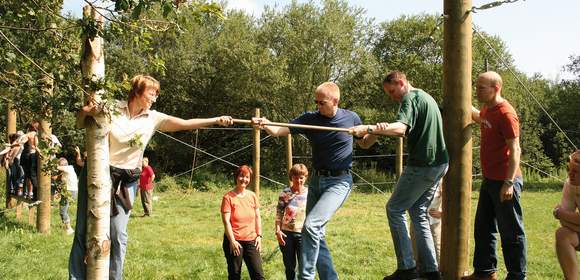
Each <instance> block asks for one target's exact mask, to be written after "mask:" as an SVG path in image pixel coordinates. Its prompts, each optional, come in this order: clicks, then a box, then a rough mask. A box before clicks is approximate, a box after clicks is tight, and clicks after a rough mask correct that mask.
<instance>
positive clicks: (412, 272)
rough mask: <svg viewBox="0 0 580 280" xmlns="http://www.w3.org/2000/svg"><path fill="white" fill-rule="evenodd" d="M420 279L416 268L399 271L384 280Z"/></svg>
mask: <svg viewBox="0 0 580 280" xmlns="http://www.w3.org/2000/svg"><path fill="white" fill-rule="evenodd" d="M415 279H419V273H417V269H416V268H411V269H397V270H395V272H393V274H391V275H387V276H385V277H384V278H383V280H415Z"/></svg>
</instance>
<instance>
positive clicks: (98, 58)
mask: <svg viewBox="0 0 580 280" xmlns="http://www.w3.org/2000/svg"><path fill="white" fill-rule="evenodd" d="M83 17H84V18H85V19H86V20H94V21H95V22H96V23H97V27H98V28H99V29H101V30H102V28H103V16H102V15H100V14H99V13H98V12H97V11H96V10H95V9H93V8H92V7H91V6H89V5H87V6H85V7H84V8H83ZM81 70H82V75H83V82H84V84H85V88H88V89H89V94H90V95H91V97H92V98H93V99H94V100H95V102H96V103H97V104H99V105H98V106H101V105H100V104H102V103H103V102H102V98H101V96H102V94H103V90H102V89H99V90H95V89H94V86H90V85H91V84H92V83H94V82H96V81H99V80H101V79H103V78H104V77H105V59H104V55H103V38H102V37H100V36H99V35H98V34H97V35H95V37H93V38H91V37H90V36H89V34H87V33H86V32H84V33H83V45H82V51H81ZM105 110H107V108H103V111H102V113H101V114H99V115H97V116H96V117H95V118H87V119H85V124H84V126H85V127H86V135H85V140H86V147H87V161H86V166H85V167H86V168H87V192H88V200H87V217H86V219H87V232H86V240H85V242H86V248H87V249H86V254H85V255H86V259H85V262H86V264H87V267H86V269H87V274H86V276H87V279H107V278H108V277H109V255H110V248H111V246H110V244H111V241H110V239H109V232H110V225H111V219H110V213H111V205H110V204H111V178H110V175H109V137H108V133H109V130H110V122H111V121H110V119H109V118H108V117H107V115H106V114H105V112H104V111H105Z"/></svg>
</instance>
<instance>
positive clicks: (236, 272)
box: [222, 235, 266, 280]
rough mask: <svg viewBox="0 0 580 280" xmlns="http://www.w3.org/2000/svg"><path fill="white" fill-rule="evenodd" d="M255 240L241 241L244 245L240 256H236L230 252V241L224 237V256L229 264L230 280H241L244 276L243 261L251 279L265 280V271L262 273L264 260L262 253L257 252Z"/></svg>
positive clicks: (239, 241)
mask: <svg viewBox="0 0 580 280" xmlns="http://www.w3.org/2000/svg"><path fill="white" fill-rule="evenodd" d="M254 242H255V241H254V240H251V241H241V240H238V243H240V244H241V245H242V249H240V255H239V256H234V254H233V253H232V252H230V240H229V239H228V238H227V237H226V236H225V235H224V242H223V244H222V246H223V249H224V255H225V256H226V261H227V263H228V280H239V279H240V278H241V276H242V260H243V261H244V262H245V263H246V267H247V268H248V272H249V273H250V278H251V279H252V280H264V279H266V278H264V271H262V258H261V257H260V253H259V252H258V250H256V246H255V245H254Z"/></svg>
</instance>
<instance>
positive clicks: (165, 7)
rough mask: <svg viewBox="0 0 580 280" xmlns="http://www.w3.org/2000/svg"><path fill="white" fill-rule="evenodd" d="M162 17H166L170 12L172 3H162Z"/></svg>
mask: <svg viewBox="0 0 580 280" xmlns="http://www.w3.org/2000/svg"><path fill="white" fill-rule="evenodd" d="M162 9H163V17H164V18H167V16H169V14H170V13H171V12H173V5H172V4H171V3H170V2H164V3H163V8H162Z"/></svg>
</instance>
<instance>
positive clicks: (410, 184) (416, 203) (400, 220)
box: [386, 164, 449, 272]
mask: <svg viewBox="0 0 580 280" xmlns="http://www.w3.org/2000/svg"><path fill="white" fill-rule="evenodd" d="M448 166H449V165H448V164H442V165H438V166H434V167H417V166H406V167H405V169H404V170H403V174H401V178H399V181H398V182H397V185H396V186H395V190H394V191H393V194H392V195H391V198H390V199H389V201H388V202H387V205H386V209H387V218H388V220H389V227H390V229H391V235H392V237H393V245H394V246H395V254H396V256H397V268H398V269H412V268H415V267H416V266H417V265H416V263H415V259H414V258H413V245H412V243H411V238H410V237H409V232H408V230H407V219H406V217H405V215H406V211H407V210H408V211H409V216H410V217H411V222H412V223H413V230H414V233H415V237H416V243H417V256H418V257H419V262H420V265H421V267H420V268H419V270H420V271H421V272H432V271H437V270H438V265H437V256H436V253H435V246H434V243H433V237H432V235H431V228H430V226H429V219H428V217H427V209H428V208H429V204H431V200H433V196H434V194H435V190H436V189H437V186H438V185H439V183H440V181H441V178H443V175H445V172H447V167H448Z"/></svg>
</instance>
